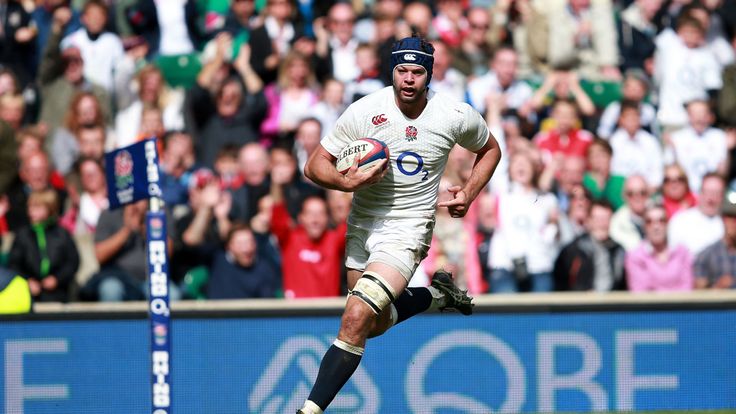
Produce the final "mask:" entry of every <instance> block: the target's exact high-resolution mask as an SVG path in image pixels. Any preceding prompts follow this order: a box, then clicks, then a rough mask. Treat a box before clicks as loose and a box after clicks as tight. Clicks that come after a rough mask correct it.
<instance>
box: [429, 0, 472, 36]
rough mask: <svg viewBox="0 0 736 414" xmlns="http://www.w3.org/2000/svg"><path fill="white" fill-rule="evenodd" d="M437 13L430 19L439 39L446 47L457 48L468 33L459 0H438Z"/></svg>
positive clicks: (466, 21)
mask: <svg viewBox="0 0 736 414" xmlns="http://www.w3.org/2000/svg"><path fill="white" fill-rule="evenodd" d="M436 4H437V14H436V16H435V17H434V18H433V19H432V27H433V28H434V31H435V32H436V33H437V35H438V37H439V40H440V41H442V42H444V43H445V44H446V45H447V46H448V47H451V48H457V47H459V46H460V45H461V43H462V41H463V39H464V38H465V37H466V36H467V35H468V32H469V26H470V25H469V24H468V19H467V18H466V17H465V14H464V10H463V3H462V2H461V1H460V0H438V1H437V3H436Z"/></svg>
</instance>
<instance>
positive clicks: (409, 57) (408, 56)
mask: <svg viewBox="0 0 736 414" xmlns="http://www.w3.org/2000/svg"><path fill="white" fill-rule="evenodd" d="M404 60H408V61H410V62H413V61H415V60H417V55H415V54H413V53H407V54H405V55H404Z"/></svg>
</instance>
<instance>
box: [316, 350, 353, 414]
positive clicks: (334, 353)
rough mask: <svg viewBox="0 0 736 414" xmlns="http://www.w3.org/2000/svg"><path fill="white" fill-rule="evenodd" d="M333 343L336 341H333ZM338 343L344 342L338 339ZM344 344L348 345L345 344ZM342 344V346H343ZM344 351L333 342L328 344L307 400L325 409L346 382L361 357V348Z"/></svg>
mask: <svg viewBox="0 0 736 414" xmlns="http://www.w3.org/2000/svg"><path fill="white" fill-rule="evenodd" d="M335 343H338V342H337V341H335ZM340 343H342V344H345V343H344V342H342V341H340ZM345 346H348V347H349V346H350V345H347V344H345ZM345 346H344V347H345ZM352 351H355V352H351V351H346V350H344V349H342V348H338V347H337V346H336V345H335V344H333V345H332V346H330V349H328V350H327V352H326V353H325V356H324V357H323V358H322V363H321V364H320V365H319V372H318V373H317V380H316V381H315V382H314V387H312V392H311V393H309V400H310V401H312V402H313V403H315V404H317V405H318V406H319V408H321V409H322V410H325V409H326V408H327V406H328V405H330V403H331V402H332V400H333V399H334V398H335V396H336V395H337V393H338V392H340V389H341V388H342V387H343V385H345V383H346V382H348V379H350V377H351V376H352V375H353V372H355V370H356V369H357V368H358V365H359V364H360V359H361V358H362V357H363V349H362V348H357V347H355V349H353V350H352Z"/></svg>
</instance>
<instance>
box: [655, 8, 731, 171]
mask: <svg viewBox="0 0 736 414" xmlns="http://www.w3.org/2000/svg"><path fill="white" fill-rule="evenodd" d="M704 37H705V30H704V28H703V26H702V24H701V23H700V21H698V20H696V19H694V18H692V17H689V16H682V17H681V18H679V19H678V22H677V35H676V36H674V37H671V36H670V37H668V36H665V34H664V33H663V34H662V35H660V36H659V37H658V39H657V53H656V54H655V56H654V80H655V83H656V84H657V85H658V87H659V111H658V112H657V120H658V121H659V123H660V124H661V125H662V126H663V128H664V131H665V132H667V131H671V130H674V129H678V128H681V127H682V126H684V125H685V124H686V122H687V112H686V110H685V106H684V105H685V104H686V103H687V102H690V101H693V100H696V99H700V100H702V99H707V98H708V97H709V94H714V93H715V92H716V91H717V90H719V89H721V86H722V84H723V81H722V79H721V67H720V65H719V63H718V61H717V60H716V57H715V56H714V54H713V53H712V52H711V51H710V50H708V49H706V48H704V47H703V44H704V41H705V40H704ZM691 184H692V183H691Z"/></svg>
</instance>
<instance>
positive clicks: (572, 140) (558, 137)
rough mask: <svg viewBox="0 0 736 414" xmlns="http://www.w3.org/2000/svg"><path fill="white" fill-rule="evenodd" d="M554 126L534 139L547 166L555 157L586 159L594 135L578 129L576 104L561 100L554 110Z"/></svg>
mask: <svg viewBox="0 0 736 414" xmlns="http://www.w3.org/2000/svg"><path fill="white" fill-rule="evenodd" d="M552 120H553V121H554V126H553V127H552V128H551V129H549V130H547V131H540V132H539V133H538V134H537V135H536V136H535V137H534V144H535V145H536V146H537V148H539V150H540V151H541V152H542V159H543V160H544V163H545V164H548V163H550V162H552V159H553V158H555V157H565V156H572V157H584V156H585V154H586V152H587V150H588V146H590V144H591V142H593V134H591V133H590V132H588V131H586V130H584V129H581V128H580V127H578V124H579V122H580V121H579V119H578V114H577V108H576V107H575V104H574V103H572V102H570V101H564V100H559V101H557V102H556V103H555V104H554V106H553V109H552Z"/></svg>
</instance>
